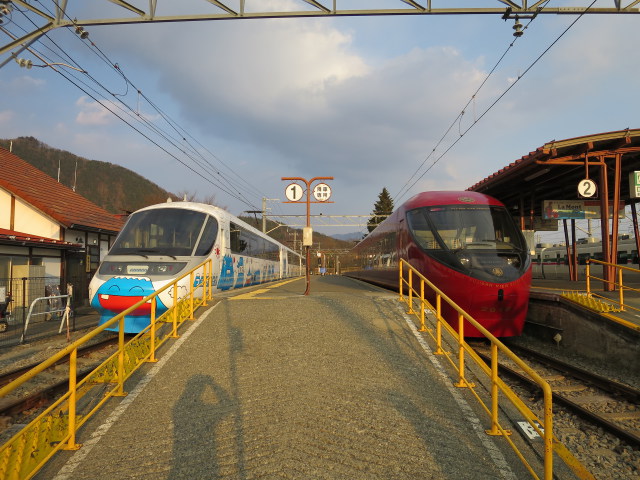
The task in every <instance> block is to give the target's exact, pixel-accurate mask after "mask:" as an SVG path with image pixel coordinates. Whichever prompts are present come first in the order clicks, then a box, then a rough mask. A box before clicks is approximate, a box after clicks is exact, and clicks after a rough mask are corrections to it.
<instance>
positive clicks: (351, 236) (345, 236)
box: [331, 232, 365, 242]
mask: <svg viewBox="0 0 640 480" xmlns="http://www.w3.org/2000/svg"><path fill="white" fill-rule="evenodd" d="M364 235H365V234H364V232H351V233H336V234H334V235H331V236H332V237H333V238H336V239H338V240H344V241H345V242H355V241H360V240H362V238H363V237H364Z"/></svg>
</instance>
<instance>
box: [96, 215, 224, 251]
mask: <svg viewBox="0 0 640 480" xmlns="http://www.w3.org/2000/svg"><path fill="white" fill-rule="evenodd" d="M217 235H218V222H217V221H216V219H215V218H213V217H211V216H209V215H207V214H205V213H202V212H196V211H193V210H184V209H177V208H161V209H160V208H158V209H153V210H144V211H142V212H138V213H135V214H133V215H132V216H131V217H130V218H129V220H128V222H127V224H126V225H125V227H124V229H123V230H122V232H121V233H120V235H119V236H118V238H117V239H116V242H115V243H114V245H113V247H112V248H111V250H110V251H109V254H110V255H142V256H147V255H169V256H191V255H195V256H202V255H206V254H208V253H209V252H210V251H211V248H212V247H213V244H214V242H215V239H216V236H217Z"/></svg>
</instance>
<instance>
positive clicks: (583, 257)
mask: <svg viewBox="0 0 640 480" xmlns="http://www.w3.org/2000/svg"><path fill="white" fill-rule="evenodd" d="M587 260H589V254H588V253H579V254H578V264H579V265H586V264H587Z"/></svg>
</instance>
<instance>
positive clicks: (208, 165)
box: [18, 9, 257, 208]
mask: <svg viewBox="0 0 640 480" xmlns="http://www.w3.org/2000/svg"><path fill="white" fill-rule="evenodd" d="M18 11H20V10H19V9H18ZM20 12H21V13H22V14H23V15H24V16H25V18H27V19H28V20H29V21H31V19H30V18H29V17H28V16H27V15H26V14H25V13H24V12H22V11H20ZM31 23H33V22H32V21H31ZM45 37H47V39H48V40H49V41H50V42H51V43H52V44H53V45H55V46H56V47H57V48H58V49H59V50H60V51H61V52H62V54H63V55H64V56H65V57H66V59H67V61H68V62H70V63H73V64H74V65H76V66H78V69H80V70H81V68H80V66H79V64H78V63H77V62H76V61H75V60H74V59H73V58H72V57H71V56H69V55H68V54H67V53H66V52H65V51H64V50H63V49H62V48H61V47H60V46H59V45H57V44H56V43H55V42H54V41H53V40H52V39H51V38H50V37H48V36H47V35H45ZM83 43H85V42H83ZM91 44H92V46H94V47H95V48H96V49H97V50H98V51H99V52H100V54H101V55H97V56H98V57H101V58H102V60H103V61H105V63H107V64H108V65H109V67H110V68H114V66H117V64H114V63H113V62H111V61H109V60H108V58H107V57H106V55H105V54H104V52H102V51H101V50H100V49H99V48H98V47H97V46H96V45H95V43H94V42H91ZM43 45H44V43H43ZM32 50H34V51H36V52H37V50H35V49H32ZM94 53H95V52H94ZM49 63H53V62H49ZM45 66H47V65H45ZM49 66H50V65H49ZM114 69H115V70H116V71H117V72H118V73H119V74H120V75H121V76H122V77H123V78H124V79H125V82H126V84H127V91H128V87H129V85H132V86H133V84H132V82H130V81H129V80H128V79H127V78H126V76H125V75H124V73H123V72H122V71H121V70H120V69H119V68H114ZM54 70H56V72H57V73H59V74H60V75H61V76H62V77H63V78H65V79H66V80H67V81H69V82H70V83H72V84H74V85H75V86H76V87H77V88H79V89H80V90H81V91H83V92H84V93H85V94H87V95H88V96H89V97H91V98H92V99H93V100H95V101H96V102H97V103H99V104H100V105H101V106H102V107H103V108H106V109H107V110H108V111H110V112H111V113H112V114H114V115H115V116H116V117H117V118H119V119H120V120H122V121H124V122H125V123H126V124H127V125H129V126H130V127H132V128H133V129H134V130H135V131H137V132H138V133H140V134H142V135H143V136H144V137H145V138H147V139H148V140H149V141H151V142H152V143H153V144H154V145H156V146H158V147H159V148H161V149H162V150H163V151H165V152H166V153H168V154H169V155H170V156H171V157H173V158H174V159H176V160H177V161H178V162H179V163H181V164H182V165H184V166H186V167H187V168H189V169H190V170H191V171H192V172H194V173H196V174H197V175H199V176H200V177H202V178H203V179H205V180H206V181H208V182H209V183H211V184H212V185H214V186H217V187H218V188H220V189H221V190H222V191H224V192H225V193H227V194H229V195H231V196H232V197H234V198H236V199H238V200H240V201H241V202H242V203H245V204H246V205H248V206H250V207H252V208H257V207H255V205H253V204H250V203H247V201H246V199H245V198H243V197H242V196H241V194H240V192H238V194H235V193H233V192H230V191H229V190H228V189H227V188H226V187H225V186H224V184H221V183H219V182H218V181H216V180H215V178H213V179H209V178H206V177H205V176H204V175H202V174H201V173H200V172H197V171H196V170H194V169H193V168H192V167H190V166H189V165H187V164H186V163H185V162H183V161H182V160H180V159H179V158H178V157H176V156H175V155H173V154H171V153H170V152H169V151H168V150H166V149H165V148H163V147H161V146H160V145H159V144H158V143H157V142H156V141H153V140H152V139H151V138H150V137H149V136H148V135H146V134H144V133H143V132H142V131H140V130H139V129H138V128H135V127H134V126H133V125H132V123H131V122H128V121H126V120H125V119H124V118H123V117H122V116H121V115H118V114H117V113H116V112H115V111H113V110H112V109H111V108H109V107H108V106H107V105H106V104H105V103H103V102H102V101H100V100H98V99H97V98H96V95H99V94H98V92H96V90H95V89H91V87H90V86H88V85H87V84H86V82H84V80H82V79H81V78H77V77H75V78H76V80H77V81H78V83H82V84H84V85H85V86H86V87H87V88H88V89H91V90H92V91H94V92H95V93H96V95H92V94H90V93H89V92H88V91H87V90H86V89H85V88H82V87H80V85H79V84H78V83H76V81H73V80H71V78H70V77H69V76H68V75H66V74H65V73H62V72H59V71H58V70H57V69H54ZM82 71H83V73H85V74H86V76H87V77H88V78H90V79H91V80H92V81H93V82H94V83H95V84H96V85H99V86H100V87H101V88H102V89H103V90H104V91H106V92H108V93H109V94H110V95H112V96H113V97H114V98H116V99H117V100H118V101H119V102H120V103H121V104H122V105H124V106H125V107H126V109H128V110H130V112H132V113H129V115H130V116H131V117H132V118H133V119H135V120H137V121H140V122H142V123H144V124H146V126H147V128H149V129H150V130H152V131H154V132H155V133H156V134H157V135H159V136H160V137H162V138H164V140H166V141H167V142H169V143H170V144H171V145H173V146H174V147H175V148H177V149H178V150H179V151H181V152H182V153H183V154H184V155H185V156H187V157H188V158H190V159H191V160H192V161H193V162H194V163H195V164H196V165H198V166H199V167H200V168H201V169H203V170H204V171H205V172H207V171H209V173H211V172H210V169H213V170H214V171H215V172H216V174H217V175H218V176H220V177H222V178H224V175H223V174H222V173H221V172H220V171H219V170H218V169H216V168H215V167H214V166H213V165H211V163H210V162H208V161H207V160H206V159H204V157H203V156H202V155H201V154H200V152H199V151H198V150H197V149H196V148H195V147H193V146H192V145H191V144H189V146H190V147H191V149H192V150H193V152H195V154H196V155H197V156H199V157H200V158H201V161H199V160H198V159H196V158H194V157H193V155H191V154H189V153H188V152H186V151H185V150H184V149H183V148H182V147H181V146H180V144H179V140H176V139H175V138H174V139H170V138H169V137H168V136H167V134H166V133H165V132H162V131H160V130H159V129H158V127H157V126H155V125H154V124H152V123H151V122H149V121H147V120H146V118H145V117H144V116H141V115H139V113H138V112H133V109H132V108H131V107H130V106H129V105H127V104H126V103H124V102H122V100H121V99H119V98H117V97H118V95H117V94H114V93H112V92H111V91H110V90H109V89H107V88H106V87H105V86H104V85H103V84H102V83H101V82H99V81H98V80H97V79H95V78H94V77H92V76H91V75H89V74H88V72H85V71H84V70H82ZM134 88H135V86H134ZM136 91H137V92H139V93H140V90H138V89H137V88H136ZM144 98H145V100H147V102H149V104H150V105H151V106H152V107H153V108H154V109H155V110H156V111H157V112H158V113H159V114H160V115H161V116H162V118H163V119H164V120H165V121H167V123H169V124H170V125H171V127H172V129H174V130H175V131H176V132H177V128H176V125H177V124H176V123H175V122H173V121H172V120H170V119H168V117H167V115H166V114H164V112H162V111H161V110H160V109H159V108H157V106H155V104H154V103H153V102H151V100H150V99H148V98H147V97H146V96H144ZM109 103H111V102H109ZM111 104H112V105H114V106H117V105H116V104H113V103H111ZM121 110H122V109H121ZM125 113H127V112H125ZM180 140H184V141H186V138H185V137H184V136H183V135H180ZM187 143H188V142H187ZM209 153H210V152H209ZM216 158H217V157H216ZM218 161H220V160H219V159H218ZM203 162H205V163H206V165H204V164H203ZM220 162H221V161H220ZM221 163H223V162H221ZM223 164H224V163H223ZM224 165H225V166H226V167H227V168H228V169H229V170H230V171H232V173H234V174H235V172H233V170H232V169H231V168H230V167H228V166H227V165H226V164H224ZM236 175H237V174H236ZM226 181H227V183H229V184H232V185H235V186H236V188H237V187H238V185H237V182H235V181H233V180H231V179H226ZM247 185H249V184H248V183H247ZM250 187H251V186H250ZM251 188H254V187H251ZM245 191H248V190H246V188H245ZM249 193H252V194H255V193H254V192H249Z"/></svg>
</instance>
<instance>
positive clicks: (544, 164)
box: [467, 129, 640, 230]
mask: <svg viewBox="0 0 640 480" xmlns="http://www.w3.org/2000/svg"><path fill="white" fill-rule="evenodd" d="M635 171H640V129H636V130H630V129H627V130H620V131H616V132H609V133H598V134H594V135H587V136H584V137H577V138H570V139H567V140H559V141H556V140H553V141H550V142H548V143H546V144H544V145H543V146H541V147H539V148H537V149H536V150H535V151H533V152H530V153H529V154H528V155H525V156H523V157H522V158H520V159H519V160H516V161H515V162H513V163H511V164H509V165H508V166H506V167H504V168H502V169H501V170H499V171H498V172H496V173H494V174H492V175H489V176H488V177H486V178H485V179H484V180H482V181H480V182H478V183H476V184H475V185H473V186H472V187H470V188H468V189H467V190H469V191H474V192H480V193H484V194H487V195H490V196H492V197H495V198H497V199H498V200H500V201H501V202H503V203H504V204H505V205H506V206H507V207H508V208H509V209H510V210H511V211H512V212H513V213H514V216H520V217H521V219H522V227H523V229H530V230H538V228H535V227H536V225H537V223H538V222H537V221H535V222H534V219H538V220H539V219H541V217H544V215H543V213H544V212H543V202H545V201H549V200H578V201H582V200H587V201H591V202H592V203H594V202H595V203H601V205H602V206H603V207H604V206H605V205H606V206H607V207H609V208H610V207H614V206H615V205H616V203H615V202H616V197H617V198H618V199H619V202H620V204H619V207H620V208H622V207H623V206H624V205H629V204H633V203H635V202H637V201H638V200H640V199H638V198H636V196H635V195H636V192H635V191H632V189H631V188H630V183H629V175H630V174H632V173H633V172H635ZM585 179H589V180H591V181H592V182H593V184H595V186H596V191H595V192H592V191H591V189H589V187H588V185H586V184H585V186H586V188H587V192H586V193H587V195H588V194H593V195H592V196H588V197H586V196H583V195H581V194H580V191H579V186H580V184H581V183H583V182H584V180H585ZM594 193H595V194H594ZM607 210H608V208H607ZM576 218H579V217H576Z"/></svg>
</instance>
